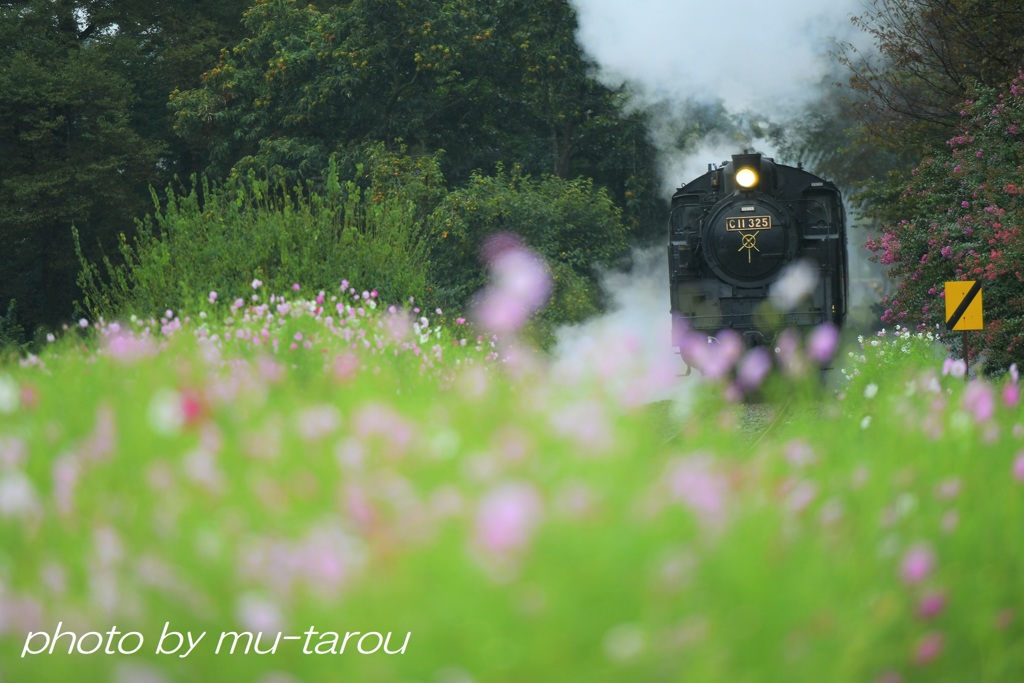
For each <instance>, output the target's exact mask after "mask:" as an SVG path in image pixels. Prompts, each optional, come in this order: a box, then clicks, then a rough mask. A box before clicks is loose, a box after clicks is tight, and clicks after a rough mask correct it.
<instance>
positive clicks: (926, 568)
mask: <svg viewBox="0 0 1024 683" xmlns="http://www.w3.org/2000/svg"><path fill="white" fill-rule="evenodd" d="M934 568H935V553H934V552H932V549H931V548H930V547H928V546H927V545H925V544H923V543H916V544H914V545H912V546H910V548H909V549H908V550H907V552H906V554H904V555H903V560H902V562H901V563H900V576H901V577H902V578H903V581H904V582H905V583H907V584H915V583H921V582H922V581H924V580H925V579H927V578H928V577H929V576H930V575H931V573H932V571H933V570H934Z"/></svg>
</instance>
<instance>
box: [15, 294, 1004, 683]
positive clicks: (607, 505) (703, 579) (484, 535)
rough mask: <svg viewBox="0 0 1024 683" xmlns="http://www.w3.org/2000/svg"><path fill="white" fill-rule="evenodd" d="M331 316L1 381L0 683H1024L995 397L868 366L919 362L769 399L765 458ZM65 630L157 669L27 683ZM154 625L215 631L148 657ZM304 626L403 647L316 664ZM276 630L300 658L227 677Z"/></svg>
mask: <svg viewBox="0 0 1024 683" xmlns="http://www.w3.org/2000/svg"><path fill="white" fill-rule="evenodd" d="M335 303H336V302H334V301H328V302H326V303H325V304H324V306H326V310H324V311H320V312H319V313H317V312H316V311H315V310H314V309H315V308H316V305H315V304H313V303H307V304H301V303H299V302H293V306H292V310H291V311H290V312H289V313H287V314H285V315H277V314H276V312H275V313H274V318H273V319H272V320H268V318H267V317H266V315H265V313H266V312H267V311H268V310H269V311H274V307H273V306H271V307H270V308H269V309H265V310H263V309H258V308H255V307H254V306H250V307H248V308H246V309H245V310H242V311H237V312H233V313H232V312H229V311H228V310H226V308H227V306H229V304H226V303H221V304H217V305H215V306H211V307H210V308H209V312H208V315H207V317H206V318H205V319H200V318H199V317H198V316H196V317H194V318H191V319H189V320H187V321H185V320H182V321H180V322H181V325H180V329H177V330H174V329H173V328H175V327H176V326H177V325H176V324H175V323H173V321H145V322H143V321H139V322H138V323H136V324H133V323H131V322H125V323H122V326H123V327H125V328H126V329H133V330H134V331H135V335H136V337H134V338H137V336H138V335H141V334H142V331H143V330H146V329H148V330H149V332H148V333H146V334H148V338H149V339H151V341H150V342H144V343H143V345H142V346H141V347H140V348H141V350H142V353H140V354H139V355H138V356H137V357H134V356H131V354H128V355H125V354H124V353H123V351H121V352H118V351H117V349H118V348H123V346H121V347H119V346H118V345H117V344H116V343H115V344H112V343H111V341H110V340H111V339H113V338H115V337H117V336H118V334H117V333H114V332H113V331H112V329H111V328H110V327H109V326H101V328H100V329H98V330H90V331H89V334H83V333H79V334H68V335H66V336H65V338H64V339H61V340H59V341H57V342H56V343H54V344H52V345H51V347H50V348H49V349H47V351H46V352H45V353H43V354H41V355H40V356H39V357H38V358H35V357H33V358H30V359H29V360H28V361H24V362H22V363H17V362H14V361H9V362H7V363H6V365H5V366H3V367H2V369H0V680H2V681H3V682H4V683H11V682H21V681H42V680H83V681H108V680H110V681H132V680H143V679H144V680H146V681H167V682H170V681H210V682H214V681H216V682H222V681H232V682H234V681H255V682H257V683H283V682H285V681H301V682H303V683H318V682H324V683H328V682H334V681H361V682H362V681H380V682H382V683H383V682H391V681H395V682H399V681H402V682H413V681H419V682H423V683H427V682H429V683H460V682H463V681H476V682H478V683H485V682H486V683H521V682H523V681H558V682H560V683H561V682H563V681H580V682H584V681H586V682H588V683H592V682H595V681H597V682H600V681H609V682H611V681H615V682H620V681H637V682H646V681H652V682H653V681H686V682H687V683H690V682H702V681H708V682H709V683H710V682H718V681H730V683H732V682H744V681H751V682H753V681H758V682H759V681H786V682H787V683H793V682H799V681H808V682H811V681H813V682H815V683H817V682H820V681H836V682H841V681H875V680H903V681H964V680H972V681H1012V680H1021V679H1022V678H1024V625H1022V621H1021V619H1022V618H1024V615H1021V614H1020V609H1021V608H1022V605H1024V587H1022V586H1024V584H1022V582H1021V581H1020V577H1021V576H1022V574H1024V561H1022V557H1024V553H1022V552H1021V551H1020V550H1019V548H1020V543H1019V541H1020V539H1021V537H1022V534H1024V482H1022V481H1021V480H1020V479H1021V477H1024V472H1021V471H1020V470H1022V469H1024V426H1022V423H1024V416H1022V414H1021V408H1020V404H1019V403H1018V402H1016V401H1015V400H1014V395H1013V392H1014V386H1015V385H1014V384H1013V380H1011V379H1010V378H1008V377H1007V378H1003V379H1001V380H999V381H997V382H992V381H991V380H989V381H973V380H972V382H971V383H970V384H967V383H965V382H964V380H963V379H962V378H960V379H958V378H955V377H952V376H944V375H942V374H941V371H942V363H941V359H940V360H936V359H935V358H933V357H932V356H931V355H930V354H929V353H927V352H925V351H921V353H910V352H909V351H908V352H905V353H904V352H902V351H899V353H897V350H898V349H899V348H900V347H901V344H903V343H905V342H906V341H907V340H906V339H902V340H901V339H898V338H896V339H893V338H883V339H882V344H885V345H887V346H886V348H889V350H890V352H891V355H890V357H892V356H893V355H900V354H903V355H904V356H906V357H905V358H899V359H897V360H894V361H892V362H889V363H888V364H886V365H884V366H883V365H881V364H875V363H872V362H868V358H867V355H866V354H867V353H869V352H870V349H877V348H881V347H871V346H870V344H867V345H866V349H868V351H866V352H865V360H864V361H863V362H861V361H860V360H859V354H856V353H855V354H854V357H853V358H849V357H848V360H847V368H846V370H847V374H848V375H849V377H850V379H842V380H841V385H842V386H840V387H839V392H838V395H837V392H836V391H834V390H832V389H823V388H821V387H820V385H819V384H818V383H817V382H816V380H809V379H804V380H801V379H799V378H797V379H793V378H789V377H786V376H784V375H782V374H779V375H777V376H773V377H772V378H770V380H769V383H768V385H766V387H765V388H764V390H763V393H764V396H765V400H766V401H767V402H768V405H769V406H780V405H782V404H784V403H785V404H787V407H786V412H785V414H783V415H782V416H781V417H780V419H778V420H775V421H774V422H770V421H767V420H766V421H765V422H764V425H765V426H766V425H768V424H769V422H770V425H771V427H770V429H768V430H767V431H764V430H763V428H761V427H758V428H756V429H753V430H751V429H748V428H746V426H747V425H746V423H745V420H746V419H747V418H746V417H745V416H746V410H747V409H746V408H745V407H744V406H742V405H736V404H731V403H729V402H728V401H726V400H725V399H724V398H723V387H721V386H719V385H717V384H712V383H709V382H703V381H701V380H700V379H699V378H697V377H696V376H694V377H690V378H686V379H683V380H680V384H679V386H680V389H679V391H680V392H681V393H684V394H686V395H687V396H688V399H687V400H685V401H666V400H660V401H652V402H648V403H639V404H637V403H636V402H634V401H630V402H624V401H622V400H620V399H621V396H618V395H616V391H617V390H612V389H610V388H609V387H612V386H615V387H621V386H622V385H623V382H626V383H627V384H628V382H629V377H626V378H619V379H621V380H622V381H615V382H612V381H608V380H609V378H608V376H607V373H608V372H610V371H613V370H614V368H612V369H611V370H610V369H609V368H604V370H603V372H604V373H606V374H604V375H602V376H600V377H598V376H595V377H589V378H588V377H584V378H582V379H580V378H575V379H574V380H573V381H568V380H567V379H565V377H564V376H563V375H562V374H560V372H559V368H558V366H557V365H555V364H553V363H552V362H551V361H550V360H549V359H547V358H546V357H545V356H543V355H542V354H539V353H529V352H528V353H526V354H525V360H524V354H520V355H519V356H518V357H519V358H520V360H518V361H515V360H511V359H512V358H514V357H515V356H513V355H511V354H508V353H506V352H505V350H504V349H503V348H502V347H501V346H500V345H498V346H497V348H492V345H491V342H490V340H489V339H479V340H478V337H477V336H476V335H475V333H471V332H469V330H468V328H466V327H464V326H461V325H455V324H450V325H441V324H440V322H439V321H440V319H441V318H443V316H438V315H433V314H432V315H430V316H429V317H431V318H437V319H438V321H433V320H432V321H428V325H426V326H425V327H424V326H422V324H421V321H420V322H417V323H416V324H417V327H416V328H413V327H412V326H411V325H410V324H404V323H403V324H399V323H398V322H397V321H400V320H405V318H404V315H405V314H404V313H388V312H385V311H383V310H381V309H379V308H372V307H369V306H367V307H366V310H365V315H363V316H361V315H359V314H357V313H355V311H354V310H353V312H352V313H351V314H348V313H343V314H341V315H339V314H338V313H337V311H336V309H335V308H334V305H335ZM343 303H346V304H352V308H353V309H354V308H355V307H356V306H358V304H359V303H364V305H365V302H347V301H346V302H343ZM218 307H220V308H218ZM343 311H344V307H343ZM327 315H333V320H332V321H331V323H328V322H327V321H326V320H325V316H327ZM228 317H231V319H232V322H230V323H229V322H227V318H228ZM417 318H418V316H417ZM281 321H283V322H281ZM162 326H167V330H168V333H167V334H163V333H161V332H160V328H161V327H162ZM200 329H203V330H204V331H203V332H199V330H200ZM264 329H265V330H267V336H266V338H265V340H264V338H263V335H262V331H263V330H264ZM391 330H397V332H398V334H397V336H396V335H395V334H392V332H391ZM228 332H230V333H231V334H230V336H231V338H230V339H227V333H228ZM298 334H301V340H300V341H296V335H298ZM214 335H216V340H215V341H211V339H212V337H213V336H214ZM464 336H465V337H466V344H465V345H464V346H463V345H462V344H461V343H460V342H461V340H462V339H463V337H464ZM253 337H255V338H257V339H261V342H260V345H258V346H257V345H255V344H254V342H253V341H252V338H253ZM275 340H277V348H276V351H275V350H274V341H275ZM293 342H295V343H296V345H297V348H295V349H294V350H291V349H290V348H289V347H290V345H291V344H292V343H293ZM307 346H308V348H307ZM922 348H924V345H922ZM119 353H120V354H121V355H120V357H119V355H118V354H119ZM626 360H628V359H624V360H623V362H624V363H625V362H626ZM623 367H625V366H623ZM854 370H856V371H857V372H854ZM989 400H991V411H989V410H988V408H987V405H988V403H987V401H989ZM680 406H684V407H685V408H681V407H680ZM1015 467H1016V468H1017V472H1018V474H1017V475H1016V476H1015ZM919 549H924V551H925V552H924V555H926V557H925V559H926V560H927V559H928V558H930V559H931V560H932V561H931V562H930V563H929V562H925V563H924V564H923V565H922V566H921V567H919V568H918V569H919V573H918V575H915V576H909V575H906V573H907V571H910V569H907V568H905V567H904V565H905V564H906V563H908V562H910V561H911V560H912V559H913V557H912V556H913V554H914V553H915V552H917V550H919ZM911 569H912V568H911ZM936 596H941V597H940V598H936ZM929 599H931V600H933V602H934V600H936V599H938V600H939V602H941V603H943V606H942V608H941V609H939V610H938V611H937V613H934V614H931V615H928V616H923V615H921V614H919V611H920V609H921V608H920V604H921V602H922V601H926V600H929ZM58 621H60V622H63V627H64V629H65V630H67V629H72V630H74V631H76V632H77V633H79V634H82V633H85V632H87V631H100V632H104V633H105V632H107V631H109V630H110V629H111V627H113V626H115V625H116V627H117V628H118V629H119V630H120V631H121V632H122V633H123V632H127V631H138V632H140V633H141V634H142V636H143V637H144V644H143V647H142V648H141V649H140V650H139V651H138V652H137V653H135V654H131V655H120V654H112V655H105V654H102V649H101V650H100V652H99V653H97V654H92V655H82V654H73V655H68V654H67V653H66V650H67V645H68V640H67V639H66V638H65V639H64V640H63V641H61V642H62V643H63V644H64V645H63V649H64V654H53V655H49V654H39V655H29V656H26V657H22V656H21V654H22V651H23V649H24V647H25V644H26V637H27V635H28V633H29V632H47V633H49V634H52V633H53V632H54V629H55V627H56V625H57V622H58ZM167 622H169V623H170V628H171V629H172V630H176V631H191V632H193V634H196V633H199V632H206V636H204V639H203V640H202V641H200V642H199V644H198V645H197V646H196V648H195V650H194V651H193V653H192V654H191V655H190V656H188V657H187V658H179V657H178V656H177V655H156V654H154V650H155V648H156V646H157V642H158V640H159V638H160V634H161V631H162V629H163V627H164V624H165V623H167ZM311 627H312V628H314V629H316V630H317V631H321V632H324V631H336V632H340V634H341V636H342V638H343V637H344V634H345V632H346V631H359V632H360V633H366V632H368V631H376V632H381V633H384V634H386V633H388V632H391V633H392V639H391V645H390V646H391V648H392V649H397V648H398V646H399V645H400V644H401V643H402V642H403V640H404V639H405V637H406V635H407V634H409V633H411V635H410V636H409V641H408V645H407V647H406V649H405V651H404V653H403V654H393V655H388V654H384V653H383V652H382V651H378V652H376V653H374V654H366V655H361V654H359V653H358V652H355V651H353V647H354V646H355V643H356V639H355V638H353V639H352V640H350V642H349V645H348V650H347V651H346V653H345V654H337V655H331V654H324V655H317V654H304V653H303V652H302V649H303V645H304V643H305V639H306V636H305V635H303V634H304V632H306V631H307V630H308V629H310V628H311ZM259 629H264V630H265V631H266V634H265V638H269V641H270V642H272V641H273V639H274V637H275V636H277V634H278V633H279V632H283V633H284V635H297V636H301V639H299V640H289V641H281V643H280V645H279V647H278V649H277V651H276V652H275V653H274V654H267V655H257V654H248V655H246V654H240V653H236V654H234V655H230V654H227V653H224V652H222V653H221V654H216V653H215V651H214V650H215V647H216V644H217V639H218V637H219V636H220V634H221V632H224V631H237V630H253V631H256V630H259ZM171 640H174V639H173V638H172V639H171ZM372 640H373V639H372V637H371V639H370V640H367V641H365V642H364V644H365V645H366V646H367V647H372V644H373V642H372ZM940 641H941V647H939V648H933V650H934V649H937V650H938V651H937V652H935V653H934V657H933V658H930V659H929V657H928V656H927V654H928V653H927V652H924V651H923V650H922V648H924V650H927V649H928V643H933V644H934V643H939V642H940ZM169 642H170V641H169ZM267 642H268V641H267V640H266V639H265V640H264V641H263V646H264V647H266V645H267ZM44 643H45V639H44V636H36V637H35V640H33V641H30V645H31V646H32V647H38V646H40V645H42V644H44ZM318 643H321V641H320V640H319V638H318V637H312V638H311V640H310V648H311V649H312V648H315V647H316V646H317V644H318ZM87 644H91V643H87ZM104 644H105V643H104ZM329 644H330V643H329V642H327V641H324V642H323V644H322V647H324V648H327V647H328V646H329ZM115 645H116V640H115ZM179 654H180V653H179ZM925 660H928V661H925ZM146 675H148V676H149V678H144V676H146ZM894 675H899V676H901V677H902V678H900V679H896V678H885V677H886V676H894Z"/></svg>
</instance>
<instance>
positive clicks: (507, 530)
mask: <svg viewBox="0 0 1024 683" xmlns="http://www.w3.org/2000/svg"><path fill="white" fill-rule="evenodd" d="M543 511H544V504H543V502H542V499H541V496H540V494H539V493H538V492H537V489H536V488H535V487H534V486H533V485H532V484H527V483H525V482H507V483H504V484H500V485H498V486H496V487H495V488H493V489H491V490H490V491H488V492H487V494H486V495H484V497H483V499H481V501H480V504H479V506H478V508H477V514H476V542H477V544H479V545H480V546H481V547H483V548H485V549H486V550H488V551H490V552H492V553H497V554H504V553H508V552H514V551H519V550H522V549H524V548H525V547H526V546H527V544H529V542H530V539H531V538H532V537H533V534H534V531H535V530H536V527H537V525H538V524H539V523H540V521H541V516H542V514H543Z"/></svg>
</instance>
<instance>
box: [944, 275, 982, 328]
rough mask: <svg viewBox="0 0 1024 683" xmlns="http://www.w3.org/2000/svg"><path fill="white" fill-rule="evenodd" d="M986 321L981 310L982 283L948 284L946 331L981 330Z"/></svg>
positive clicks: (965, 281) (971, 281)
mask: <svg viewBox="0 0 1024 683" xmlns="http://www.w3.org/2000/svg"><path fill="white" fill-rule="evenodd" d="M984 328H985V319H984V316H983V314H982V309H981V283H980V282H978V281H977V280H963V281H957V282H947V283H946V329H947V330H952V331H954V332H963V331H966V330H981V329H984Z"/></svg>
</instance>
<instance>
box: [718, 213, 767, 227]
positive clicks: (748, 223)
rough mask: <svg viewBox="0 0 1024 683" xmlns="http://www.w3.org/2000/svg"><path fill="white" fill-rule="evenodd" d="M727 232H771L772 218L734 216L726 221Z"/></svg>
mask: <svg viewBox="0 0 1024 683" xmlns="http://www.w3.org/2000/svg"><path fill="white" fill-rule="evenodd" d="M725 229H726V230H771V229H772V217H771V216H734V217H732V218H726V219H725Z"/></svg>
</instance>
